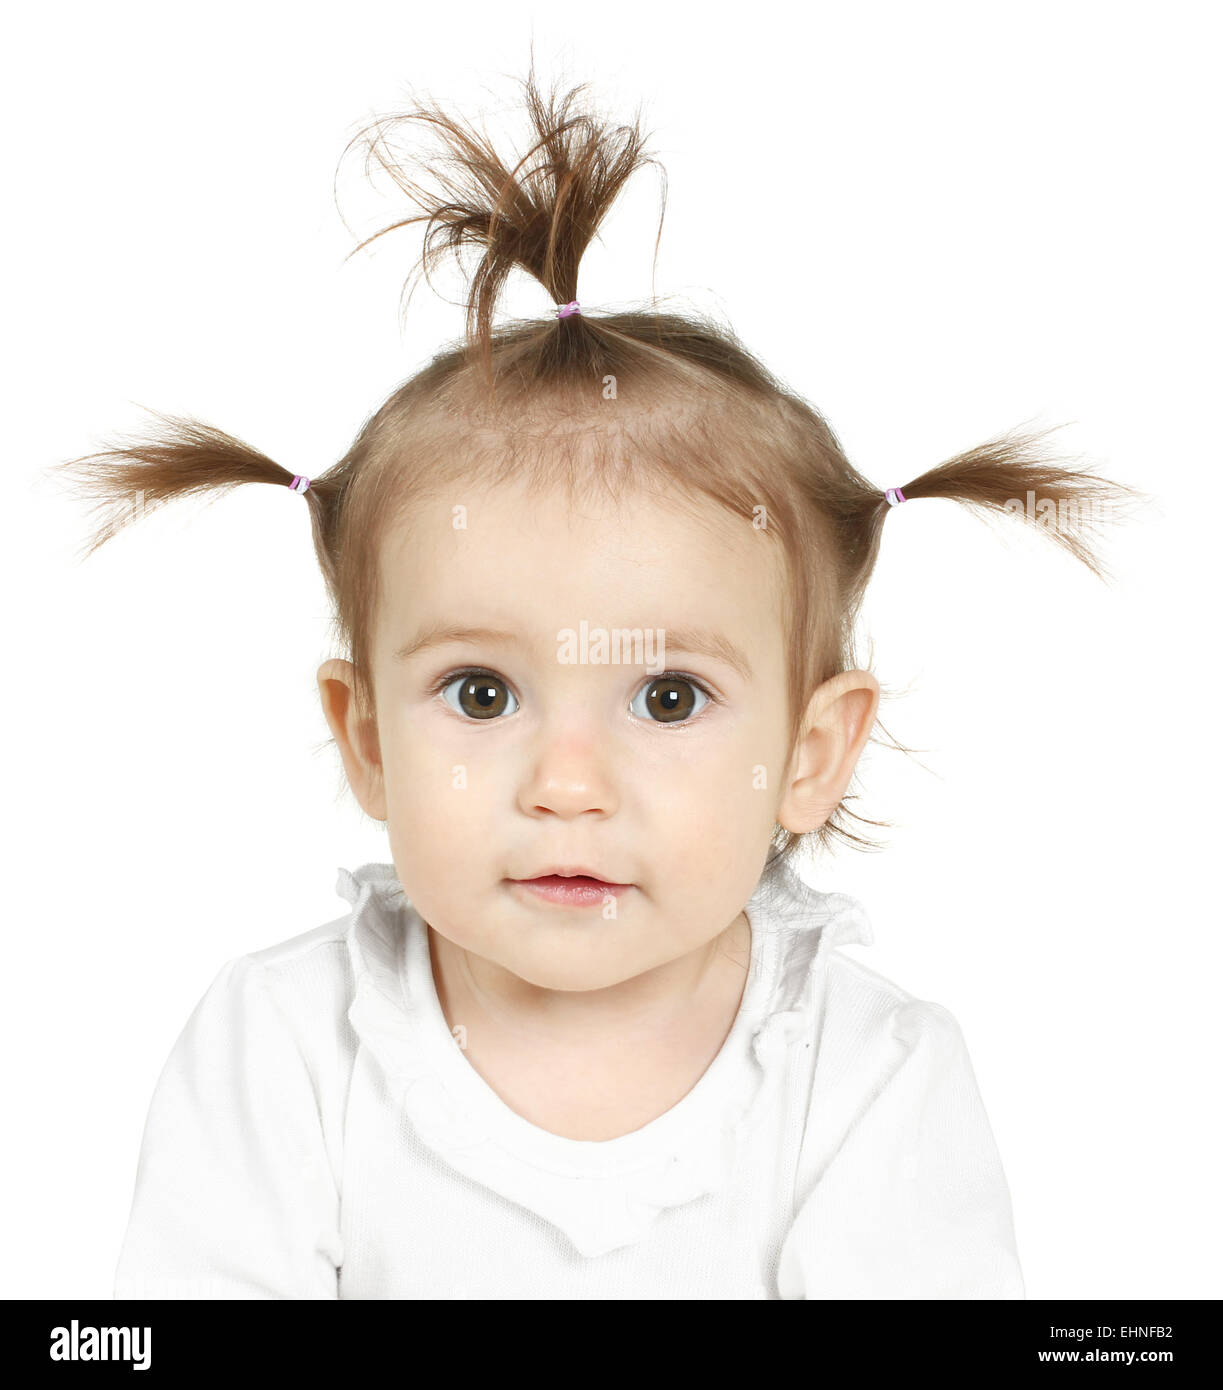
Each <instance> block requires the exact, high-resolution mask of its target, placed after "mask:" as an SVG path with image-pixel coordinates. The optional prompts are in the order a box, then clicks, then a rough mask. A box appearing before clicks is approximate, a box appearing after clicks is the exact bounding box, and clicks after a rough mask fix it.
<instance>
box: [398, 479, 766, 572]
mask: <svg viewBox="0 0 1223 1390" xmlns="http://www.w3.org/2000/svg"><path fill="white" fill-rule="evenodd" d="M473 542H474V543H475V544H473ZM476 545H478V546H480V547H483V548H484V550H485V551H489V550H496V551H497V552H498V553H500V554H502V555H505V556H515V555H516V556H518V557H519V558H520V559H521V560H523V561H526V560H528V559H530V560H531V561H533V563H534V564H535V565H538V566H541V567H542V568H544V569H546V560H547V556H548V554H549V552H561V551H563V552H565V553H566V554H568V555H570V556H571V554H572V552H573V551H575V550H576V551H579V552H585V553H590V554H596V555H597V554H601V553H604V552H616V553H619V554H621V555H622V556H623V557H624V558H625V559H628V558H631V557H638V558H640V559H649V560H652V561H653V562H656V563H659V564H662V563H665V562H666V561H667V560H668V559H671V560H672V561H673V562H675V563H687V561H688V560H689V559H690V558H691V557H692V556H694V555H700V554H709V553H712V552H716V553H718V554H719V555H721V556H723V557H727V558H729V556H730V555H732V554H733V555H734V556H736V557H738V558H739V559H740V560H741V561H750V560H751V559H757V560H761V559H764V558H765V557H766V556H768V555H770V554H771V552H772V551H773V550H774V548H775V547H773V546H772V545H771V544H769V542H768V540H767V539H766V538H764V536H763V535H762V532H761V531H760V530H759V529H758V528H755V527H753V526H752V525H751V523H750V522H749V521H746V520H744V519H743V518H742V517H740V516H737V515H735V514H734V513H732V512H730V511H729V510H728V509H727V508H725V507H723V506H721V505H719V504H718V503H717V502H716V501H714V500H713V499H712V498H709V497H703V496H699V495H698V496H678V495H672V496H667V495H666V494H664V493H660V492H658V491H654V490H645V489H639V488H636V489H631V490H623V491H617V492H615V493H609V492H608V491H606V490H604V489H602V488H598V487H592V488H591V489H590V490H589V491H587V492H584V493H583V492H581V491H580V490H573V489H569V488H566V487H560V486H557V487H553V488H547V489H545V488H540V487H528V486H527V485H525V484H518V485H505V484H500V485H497V486H487V485H484V486H464V485H458V486H456V487H454V488H453V489H448V490H446V491H445V492H444V493H439V494H436V495H433V496H430V497H428V498H424V499H421V501H420V502H419V503H418V504H417V505H415V506H413V507H412V508H411V510H410V514H409V515H408V516H407V517H406V518H405V520H404V522H403V523H402V524H401V525H399V526H398V527H396V528H394V529H393V530H392V531H390V532H389V533H388V536H387V544H386V546H385V547H384V553H385V556H386V558H387V560H388V562H389V563H390V564H391V566H392V567H393V568H398V567H399V566H400V565H401V564H402V563H403V562H405V561H407V562H411V561H412V560H413V558H414V559H415V560H416V561H417V562H418V563H426V562H428V561H429V560H432V559H435V558H436V557H437V556H438V555H445V554H453V553H459V552H464V553H468V554H471V553H473V552H474V550H475V548H476Z"/></svg>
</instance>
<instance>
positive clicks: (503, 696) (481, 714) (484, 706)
mask: <svg viewBox="0 0 1223 1390" xmlns="http://www.w3.org/2000/svg"><path fill="white" fill-rule="evenodd" d="M451 690H457V691H458V706H457V709H458V712H459V713H460V714H465V715H466V716H467V717H468V718H469V719H496V718H497V716H498V715H500V714H504V713H505V712H506V706H507V704H508V703H509V701H510V700H513V699H514V697H513V696H512V695H511V694H510V692H509V687H508V686H507V685H506V683H505V682H504V681H503V680H502V679H501V677H500V676H493V675H487V674H485V673H484V672H483V671H473V672H468V673H467V674H466V675H462V676H456V677H455V678H454V680H452V681H450V682H449V683H448V684H447V685H446V686H444V687H443V689H442V698H443V699H444V700H446V703H447V704H448V705H449V706H450V708H451V709H455V708H456V706H455V704H454V702H453V701H452V700H449V699H447V698H446V696H447V692H448V691H451ZM517 708H518V704H517V701H515V703H514V709H515V710H516V709H517ZM513 712H514V710H510V713H511V714H512V713H513Z"/></svg>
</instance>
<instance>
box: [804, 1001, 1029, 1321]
mask: <svg viewBox="0 0 1223 1390" xmlns="http://www.w3.org/2000/svg"><path fill="white" fill-rule="evenodd" d="M890 1023H891V1026H890V1028H889V1029H888V1030H887V1033H888V1036H887V1037H886V1038H885V1039H884V1047H883V1050H882V1051H883V1061H882V1065H880V1064H878V1063H875V1062H872V1071H873V1073H874V1075H873V1077H872V1081H873V1084H872V1085H870V1086H869V1087H868V1089H867V1092H866V1094H867V1097H868V1098H867V1100H866V1101H865V1103H864V1105H863V1106H862V1107H861V1108H860V1110H859V1113H858V1114H857V1116H856V1117H855V1118H854V1120H853V1121H852V1123H851V1124H850V1125H849V1127H848V1129H847V1130H845V1131H844V1135H843V1139H842V1141H841V1142H840V1143H839V1144H838V1145H836V1146H835V1148H834V1150H833V1152H832V1156H831V1158H830V1159H829V1160H828V1162H827V1163H826V1165H825V1167H824V1169H823V1171H822V1173H821V1174H820V1176H819V1177H818V1178H817V1180H816V1182H815V1185H814V1187H813V1188H812V1189H811V1191H810V1192H809V1193H808V1194H807V1195H806V1196H805V1198H804V1199H803V1200H802V1201H801V1202H800V1204H799V1206H798V1208H797V1211H796V1215H795V1218H794V1221H793V1223H792V1225H791V1227H790V1230H789V1232H788V1233H787V1236H786V1238H785V1241H784V1243H783V1246H782V1249H781V1255H780V1264H779V1270H778V1285H779V1292H780V1295H781V1297H782V1298H793V1299H802V1298H807V1299H1022V1298H1023V1297H1024V1285H1023V1277H1022V1274H1021V1273H1020V1268H1019V1259H1018V1255H1017V1253H1016V1248H1015V1235H1014V1229H1013V1223H1012V1212H1011V1199H1010V1193H1009V1190H1008V1188H1007V1183H1006V1178H1005V1176H1004V1174H1003V1171H1002V1164H1001V1161H1000V1159H999V1156H998V1151H997V1147H996V1145H995V1143H994V1137H993V1133H992V1131H991V1129H990V1126H989V1121H988V1119H987V1118H986V1114H985V1108H984V1106H983V1104H982V1101H981V1096H980V1093H979V1090H978V1087H977V1082H976V1077H975V1075H974V1073H973V1068H972V1063H971V1061H970V1060H969V1057H968V1050H967V1048H966V1047H965V1044H964V1038H963V1035H962V1033H961V1031H960V1027H959V1024H958V1023H957V1022H956V1020H955V1019H954V1018H953V1017H952V1015H951V1014H950V1013H949V1012H948V1011H947V1010H946V1009H945V1008H943V1007H942V1006H941V1005H939V1004H933V1003H929V1002H927V1001H924V1000H908V1001H906V1002H905V1003H903V1004H901V1005H899V1006H898V1007H897V1008H896V1009H895V1011H894V1012H893V1014H892V1016H891V1020H890ZM875 1055H876V1056H878V1055H879V1054H878V1051H877V1050H876V1051H875ZM818 1104H819V1097H818V1095H817V1096H816V1097H815V1098H814V1101H813V1114H812V1116H811V1119H810V1120H809V1128H810V1127H811V1125H813V1124H816V1125H818V1115H817V1113H815V1111H816V1110H817V1109H818Z"/></svg>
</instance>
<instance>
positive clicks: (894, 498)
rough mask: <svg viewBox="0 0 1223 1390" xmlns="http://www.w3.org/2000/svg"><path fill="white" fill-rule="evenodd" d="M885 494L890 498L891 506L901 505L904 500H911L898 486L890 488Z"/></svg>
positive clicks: (889, 504)
mask: <svg viewBox="0 0 1223 1390" xmlns="http://www.w3.org/2000/svg"><path fill="white" fill-rule="evenodd" d="M883 495H884V496H885V497H886V498H887V499H888V506H889V507H899V506H900V504H901V503H902V502H907V501H908V500H909V499H908V498H907V497H906V496H905V495H904V493H903V492H901V490H900V489H899V488H898V487H890V488H888V490H887V491H886V492H885V493H884V494H883Z"/></svg>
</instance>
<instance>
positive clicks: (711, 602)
mask: <svg viewBox="0 0 1223 1390" xmlns="http://www.w3.org/2000/svg"><path fill="white" fill-rule="evenodd" d="M456 504H461V508H462V509H463V513H462V514H460V513H459V512H458V507H457V506H456ZM579 506H580V510H579V511H571V510H569V509H568V507H567V506H566V502H565V499H564V494H563V492H561V493H558V494H556V495H553V496H549V497H547V498H543V499H541V498H540V497H539V496H532V495H530V494H529V493H528V492H527V491H526V489H525V488H524V487H522V486H520V485H518V484H511V485H508V486H500V487H497V488H495V489H491V490H490V489H481V490H479V491H475V490H470V489H469V490H466V491H464V492H463V493H462V494H461V495H456V496H455V497H452V498H448V499H445V500H438V501H434V502H430V503H427V504H425V505H424V506H423V507H422V508H421V509H420V510H418V512H417V513H416V514H415V516H414V518H413V520H412V522H411V525H410V528H409V529H408V530H406V531H404V532H402V533H398V534H396V535H394V536H392V537H391V538H390V539H389V541H388V544H387V547H386V549H385V551H384V554H383V556H382V563H383V566H384V569H383V583H384V585H385V589H384V602H383V604H382V609H381V613H380V621H379V629H378V631H377V633H376V635H375V651H376V653H377V655H376V658H375V681H374V686H375V691H376V702H377V733H376V747H375V748H374V749H373V753H374V756H373V758H372V759H371V769H372V772H371V774H370V776H369V777H368V779H367V780H366V782H365V783H364V786H363V787H362V788H361V789H358V796H359V797H360V799H361V801H362V804H363V806H364V807H365V809H366V810H367V812H369V813H370V814H371V815H374V816H376V818H378V819H385V820H386V822H387V828H388V835H389V840H390V846H391V853H392V857H393V859H394V863H395V868H396V871H397V874H398V877H399V880H400V882H401V883H402V884H403V886H404V891H405V893H406V894H407V896H408V898H409V899H410V900H411V901H412V903H413V904H414V906H415V907H416V909H417V910H418V911H419V913H420V914H421V916H422V917H423V918H424V920H425V921H426V922H428V923H429V924H430V925H431V926H432V927H433V928H434V930H435V931H437V932H438V933H440V934H441V935H442V936H443V937H445V938H446V939H447V940H448V941H450V942H452V943H453V944H454V945H456V946H458V947H460V948H462V949H464V950H467V951H471V952H474V953H475V954H477V955H478V956H481V957H483V958H485V959H487V960H491V961H494V962H496V963H497V964H499V965H501V966H503V967H504V968H505V969H507V970H509V971H511V972H512V973H513V974H514V975H516V976H518V977H519V978H520V979H522V980H526V981H529V982H531V983H532V984H535V985H537V986H539V987H542V988H548V989H558V990H592V989H600V988H606V987H608V986H611V985H614V984H617V983H619V982H620V981H622V980H627V979H630V978H632V977H634V976H637V975H639V974H641V973H642V972H644V971H647V970H650V969H652V968H654V967H656V966H659V965H661V964H664V963H666V962H668V961H672V960H676V959H678V958H679V957H680V956H682V955H686V954H688V953H689V952H693V951H696V950H698V949H699V948H701V947H702V946H705V945H706V944H707V943H709V942H710V941H712V940H713V939H714V938H715V937H717V936H718V935H719V934H720V933H722V932H724V931H726V929H727V928H728V927H729V926H730V925H731V924H732V923H733V922H734V921H735V919H736V918H737V917H738V915H739V913H740V911H741V909H742V908H743V905H744V904H745V903H746V901H747V900H748V898H749V897H750V896H751V893H752V890H753V889H754V887H755V885H756V882H757V880H758V878H759V875H760V872H761V869H762V868H763V865H764V862H765V859H766V857H767V855H768V851H769V844H770V836H771V833H772V830H773V826H774V822H775V820H776V817H777V812H778V805H779V801H780V798H781V793H782V772H783V767H784V763H785V760H786V756H787V753H788V751H789V750H788V748H787V746H786V733H787V730H786V714H787V710H786V697H785V685H786V665H785V654H784V652H783V650H782V630H781V617H780V613H781V605H782V593H781V587H780V585H781V571H780V560H779V558H778V556H777V553H776V551H775V550H774V547H773V545H772V544H771V542H769V541H768V540H766V539H765V538H764V537H763V536H762V534H761V533H760V532H759V531H757V530H755V529H754V528H753V527H752V526H751V525H750V524H747V523H744V522H739V521H737V520H736V519H735V518H734V517H733V516H731V515H730V514H729V513H726V512H724V511H723V510H722V509H721V508H719V507H717V506H716V504H713V503H710V504H709V506H708V510H707V512H704V513H703V515H704V516H705V517H706V518H707V519H706V521H705V523H704V524H698V523H697V522H696V521H695V520H694V519H693V518H692V517H691V516H688V515H685V514H683V513H681V512H678V511H676V510H674V509H672V508H670V507H667V506H666V505H665V504H664V503H660V502H659V501H658V500H657V499H652V498H648V497H642V496H636V497H634V498H632V499H629V500H626V501H624V502H623V503H622V504H620V505H617V504H615V503H614V502H611V501H607V502H604V503H595V502H590V503H580V504H579ZM456 515H459V517H460V520H461V521H462V522H464V523H465V524H462V525H457V526H456V524H455V518H456ZM583 628H584V629H585V631H586V644H585V648H584V649H583V646H582V630H583ZM459 629H468V630H477V629H478V630H479V631H478V632H477V631H468V633H467V634H466V635H463V634H462V633H460V631H459ZM626 629H627V630H630V631H633V630H635V631H636V632H639V633H640V634H641V636H642V639H643V645H642V646H640V647H637V646H631V647H628V648H627V649H626V648H625V647H619V648H617V647H616V646H612V645H611V639H612V635H613V634H614V633H617V632H618V631H622V630H626ZM600 632H603V633H606V634H607V641H608V646H607V647H605V648H602V649H601V648H600V647H599V646H598V645H597V641H598V635H599V633H600ZM568 633H572V634H573V638H572V641H569V642H567V641H566V640H565V635H566V634H568ZM704 648H708V650H706V649H704ZM660 658H661V659H663V660H665V667H663V666H661V665H659V664H658V663H659V659H660ZM740 668H741V669H740ZM465 671H466V672H467V673H468V675H467V677H464V676H463V674H462V673H463V672H465ZM664 671H665V672H666V673H668V679H667V680H666V681H662V680H660V677H661V676H662V675H663V673H664ZM472 673H476V674H475V676H474V679H473V678H472ZM482 714H484V715H485V717H480V716H481V715H482ZM333 727H335V726H334V724H333ZM348 761H349V758H348V756H347V755H346V762H348ZM353 772H354V767H353V766H352V765H351V764H350V765H349V775H350V780H353ZM575 866H576V867H581V868H584V869H586V870H588V871H590V872H591V873H592V874H594V875H596V876H597V877H599V878H602V879H604V880H607V881H609V882H613V883H619V884H627V885H630V886H629V887H628V888H627V889H625V890H624V891H622V892H620V893H619V894H618V895H616V896H615V898H614V905H611V906H609V905H607V904H606V903H603V902H599V903H596V904H595V905H593V906H562V905H558V904H556V903H554V902H549V901H546V900H541V899H540V898H539V897H537V896H536V895H535V894H533V893H532V892H531V891H530V890H529V889H527V888H524V887H522V886H521V884H518V883H516V882H515V880H521V879H530V878H534V877H536V876H539V875H544V874H548V873H550V872H553V871H555V870H557V869H563V868H566V867H575ZM612 913H614V915H609V914H612Z"/></svg>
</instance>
